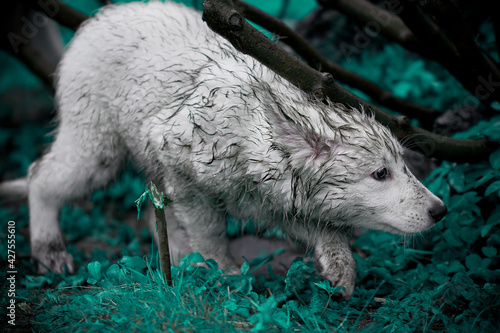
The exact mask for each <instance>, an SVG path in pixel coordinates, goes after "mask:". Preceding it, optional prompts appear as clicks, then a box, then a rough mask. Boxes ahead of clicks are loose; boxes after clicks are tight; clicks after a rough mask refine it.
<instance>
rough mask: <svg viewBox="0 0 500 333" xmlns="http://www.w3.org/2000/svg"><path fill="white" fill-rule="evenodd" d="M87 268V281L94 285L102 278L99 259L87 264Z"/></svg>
mask: <svg viewBox="0 0 500 333" xmlns="http://www.w3.org/2000/svg"><path fill="white" fill-rule="evenodd" d="M87 270H88V272H89V277H88V278H87V283H89V284H93V285H95V284H96V283H97V282H99V280H101V279H102V272H101V263H100V262H99V261H93V262H91V263H89V264H88V265H87Z"/></svg>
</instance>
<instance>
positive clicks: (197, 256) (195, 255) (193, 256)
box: [187, 252, 205, 263]
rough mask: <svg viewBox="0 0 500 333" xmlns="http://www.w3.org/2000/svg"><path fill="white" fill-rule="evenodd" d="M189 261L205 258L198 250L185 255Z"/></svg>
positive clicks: (195, 261) (199, 260)
mask: <svg viewBox="0 0 500 333" xmlns="http://www.w3.org/2000/svg"><path fill="white" fill-rule="evenodd" d="M187 261H188V262H189V263H197V262H205V259H204V258H203V256H202V255H201V254H200V253H199V252H193V253H191V254H189V256H188V257H187Z"/></svg>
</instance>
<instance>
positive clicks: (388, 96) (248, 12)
mask: <svg viewBox="0 0 500 333" xmlns="http://www.w3.org/2000/svg"><path fill="white" fill-rule="evenodd" d="M233 4H234V7H235V8H236V9H237V10H238V12H240V13H241V14H242V15H243V16H244V17H245V18H247V19H249V20H250V21H253V22H254V23H256V24H258V25H260V26H262V27H264V28H265V29H267V30H269V31H270V32H272V33H273V34H275V35H278V36H280V37H282V38H280V41H282V42H284V43H285V44H287V45H289V46H290V47H291V48H292V49H294V51H296V52H297V54H299V55H300V56H301V57H302V58H304V60H305V61H307V63H308V64H309V65H310V66H311V67H313V68H315V69H317V70H322V71H325V72H328V73H331V74H332V75H333V76H334V77H335V78H336V79H337V80H338V81H341V82H344V83H346V84H348V85H350V86H351V87H353V88H357V89H359V90H361V91H363V92H365V93H366V94H367V95H368V96H370V97H371V98H372V99H373V100H374V101H375V102H377V103H379V104H380V105H383V106H385V107H388V108H390V109H392V110H395V111H398V112H400V113H402V114H404V115H407V116H409V117H411V118H417V119H419V120H420V121H421V122H422V124H424V125H425V127H427V128H430V127H431V126H432V122H433V121H434V119H436V118H437V117H438V116H439V115H440V113H439V112H437V111H436V110H434V109H430V108H425V107H423V106H420V105H417V104H414V103H411V102H409V101H406V100H404V99H402V98H399V97H396V96H394V95H393V94H392V93H390V92H388V91H385V90H383V89H382V88H380V87H379V86H378V85H376V84H375V83H373V82H372V81H370V80H367V79H365V78H364V77H362V76H360V75H357V74H356V73H353V72H351V71H349V70H347V69H345V68H343V67H342V66H340V65H338V64H336V63H334V62H331V61H329V60H328V59H326V58H325V57H324V56H323V55H322V54H321V53H319V52H318V51H317V50H316V49H315V48H314V47H313V46H312V45H311V44H309V43H308V42H307V41H306V40H305V39H304V38H302V37H301V36H300V35H298V34H297V33H296V32H295V31H294V30H292V29H291V28H289V27H288V26H287V25H285V24H284V23H283V22H282V21H281V20H279V19H277V18H275V17H273V16H271V15H269V14H267V13H265V12H263V11H261V10H259V9H257V8H255V7H254V6H251V5H249V4H247V3H245V2H243V1H241V0H233ZM398 19H399V18H398Z"/></svg>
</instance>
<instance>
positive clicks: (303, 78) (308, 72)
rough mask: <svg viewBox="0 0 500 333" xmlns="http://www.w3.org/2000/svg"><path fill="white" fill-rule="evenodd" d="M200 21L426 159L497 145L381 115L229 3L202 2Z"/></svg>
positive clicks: (482, 154) (484, 153)
mask: <svg viewBox="0 0 500 333" xmlns="http://www.w3.org/2000/svg"><path fill="white" fill-rule="evenodd" d="M203 19H204V21H206V22H207V24H208V26H209V27H210V28H211V29H212V30H213V31H215V32H216V33H218V34H220V35H221V36H223V37H224V38H226V39H228V40H229V41H230V42H231V44H233V45H234V46H235V48H236V49H237V50H239V51H240V52H243V53H245V54H248V55H250V56H252V57H254V58H256V59H257V60H259V61H260V62H261V63H262V64H263V65H265V66H267V67H268V68H270V69H272V70H273V71H274V72H276V73H277V74H278V75H280V76H282V77H283V78H285V79H286V80H288V81H290V82H291V83H292V84H294V85H295V86H297V87H300V88H301V89H302V90H304V91H305V92H307V93H310V94H313V95H315V96H317V97H320V98H321V97H329V98H330V100H332V101H335V102H340V103H343V104H346V105H352V106H358V107H363V108H365V109H366V110H372V111H373V112H374V113H375V117H376V119H377V120H378V121H379V122H380V123H382V124H384V125H386V126H387V127H389V129H390V130H391V131H392V132H393V133H394V134H395V136H396V137H397V138H398V139H403V138H405V139H406V140H408V139H409V140H411V141H412V143H413V144H414V145H415V146H416V147H418V148H419V150H420V151H422V152H423V153H424V154H426V155H427V156H434V157H437V158H441V159H447V160H454V161H466V160H467V161H475V160H479V159H485V158H487V157H488V156H489V154H490V153H491V152H492V151H493V150H494V149H495V148H496V147H497V146H498V145H497V144H494V143H491V142H489V141H488V140H487V139H481V140H456V139H451V138H447V137H443V136H440V135H437V134H433V133H430V132H428V131H425V130H423V129H420V128H417V127H414V126H412V125H410V124H409V122H408V121H407V120H405V119H404V118H397V117H394V116H391V115H389V114H387V113H385V112H383V111H382V110H380V109H378V108H377V107H375V106H373V105H371V104H370V103H368V102H366V101H364V100H362V99H360V98H358V97H356V96H355V95H354V94H352V93H351V92H349V91H347V90H346V89H344V88H343V87H341V86H340V85H338V84H337V83H336V82H335V80H334V79H333V77H332V75H331V74H325V73H320V72H318V71H316V70H314V69H313V68H311V67H309V66H307V65H306V64H304V63H303V62H301V61H300V60H298V59H297V58H295V57H294V56H292V55H291V54H289V53H288V52H286V51H285V50H283V49H282V48H280V47H279V46H277V45H276V44H275V43H273V42H272V41H271V40H269V39H268V38H266V37H265V36H264V35H263V34H261V33H260V32H258V31H257V30H256V29H255V28H253V27H252V26H251V25H250V24H248V23H247V22H246V21H245V19H244V18H243V17H242V16H241V15H240V14H239V12H238V11H237V10H236V8H235V7H234V6H233V4H232V2H231V0H205V2H204V3H203Z"/></svg>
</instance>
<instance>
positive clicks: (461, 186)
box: [448, 165, 468, 193]
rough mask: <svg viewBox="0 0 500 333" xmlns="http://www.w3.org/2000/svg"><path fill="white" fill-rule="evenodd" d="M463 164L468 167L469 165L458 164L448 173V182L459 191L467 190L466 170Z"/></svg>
mask: <svg viewBox="0 0 500 333" xmlns="http://www.w3.org/2000/svg"><path fill="white" fill-rule="evenodd" d="M463 166H467V167H468V165H461V166H458V167H456V168H455V169H454V170H452V171H451V172H450V173H449V174H448V182H449V184H450V186H451V187H452V188H453V189H454V190H455V191H457V192H458V193H462V192H464V191H465V172H464V171H465V170H464V168H463Z"/></svg>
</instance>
